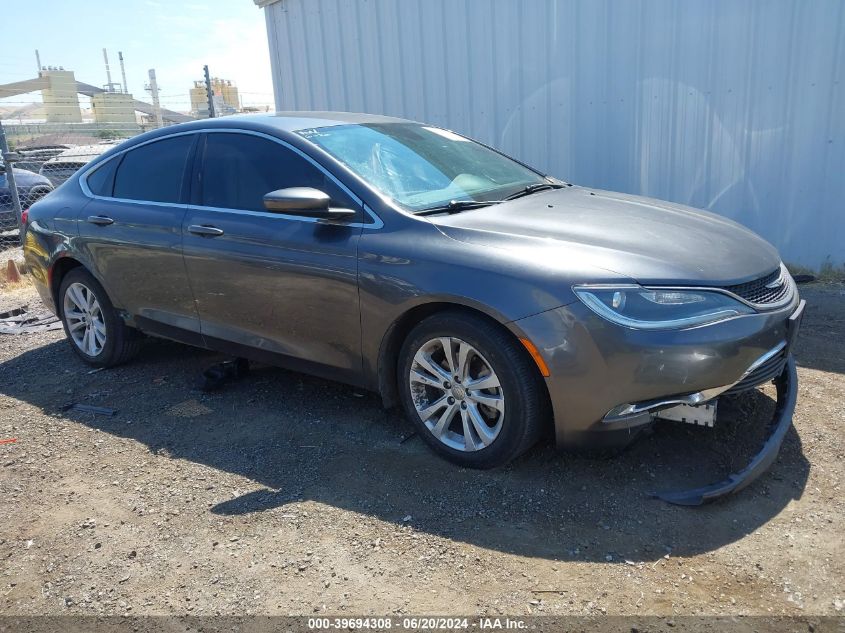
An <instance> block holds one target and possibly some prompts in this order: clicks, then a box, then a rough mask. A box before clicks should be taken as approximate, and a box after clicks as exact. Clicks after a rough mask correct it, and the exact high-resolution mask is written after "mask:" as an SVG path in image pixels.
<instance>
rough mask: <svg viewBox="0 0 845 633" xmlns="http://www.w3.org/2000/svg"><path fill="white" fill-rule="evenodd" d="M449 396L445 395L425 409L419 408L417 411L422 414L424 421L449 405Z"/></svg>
mask: <svg viewBox="0 0 845 633" xmlns="http://www.w3.org/2000/svg"><path fill="white" fill-rule="evenodd" d="M448 398H449V397H448V396H443V397H442V398H438V399H437V400H435V401H434V402H432V403H431V404H429V405H428V406H427V407H425V408H423V409H419V408H418V409H417V412H418V413H419V414H420V418H421V419H422V421H423V422H425V421H427V420H428V419H429V418H430V417H431V416H432V415H434V413H435V412H436V411H438V410H440V409H442V408H443V407H445V406H446V405H447V402H448Z"/></svg>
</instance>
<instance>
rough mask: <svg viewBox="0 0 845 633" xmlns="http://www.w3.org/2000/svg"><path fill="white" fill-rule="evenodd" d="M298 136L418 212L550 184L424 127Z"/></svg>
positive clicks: (339, 129)
mask: <svg viewBox="0 0 845 633" xmlns="http://www.w3.org/2000/svg"><path fill="white" fill-rule="evenodd" d="M298 133H299V135H300V136H302V137H304V138H306V139H308V140H309V141H311V142H312V143H314V144H315V145H317V146H319V147H321V148H322V149H324V150H325V151H326V152H328V153H329V154H331V155H332V156H333V157H334V158H336V159H337V160H338V161H340V162H341V163H343V164H344V165H346V166H347V167H349V169H351V170H352V171H353V172H355V173H356V174H357V175H358V176H360V177H361V178H363V179H364V180H365V181H367V182H368V183H370V184H371V185H372V186H373V187H375V188H376V189H378V190H379V191H380V192H382V193H383V194H385V195H387V196H389V197H390V198H392V199H393V200H395V201H396V202H398V203H399V204H401V205H403V206H405V207H407V208H409V209H411V210H414V211H418V210H423V209H428V208H432V207H439V206H442V205H444V204H447V203H449V202H450V201H452V200H474V201H479V202H483V201H488V200H498V199H502V198H505V197H507V196H509V195H512V194H514V193H515V192H518V191H520V190H522V189H525V187H527V186H529V185H533V184H538V183H543V184H547V183H548V181H547V180H546V179H545V178H543V177H542V176H541V175H539V174H537V173H536V172H534V171H532V170H530V169H528V168H527V167H523V166H522V165H520V164H519V163H517V162H515V161H513V160H511V159H510V158H507V157H506V156H503V155H501V154H499V153H497V152H494V151H493V150H490V149H487V148H486V147H484V146H483V145H479V144H478V143H475V142H474V141H471V140H469V139H467V138H464V137H463V136H459V135H458V134H455V133H453V132H449V131H447V130H442V129H440V128H436V127H430V126H425V125H420V124H418V123H367V124H363V125H361V124H353V125H336V126H330V127H322V128H315V129H308V130H300V131H299V132H298Z"/></svg>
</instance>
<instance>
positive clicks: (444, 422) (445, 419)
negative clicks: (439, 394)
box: [431, 403, 458, 438]
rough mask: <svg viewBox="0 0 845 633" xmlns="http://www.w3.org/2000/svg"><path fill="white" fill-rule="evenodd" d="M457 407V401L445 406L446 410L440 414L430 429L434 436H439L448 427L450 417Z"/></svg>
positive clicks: (453, 415)
mask: <svg viewBox="0 0 845 633" xmlns="http://www.w3.org/2000/svg"><path fill="white" fill-rule="evenodd" d="M457 409H458V405H457V403H454V404H450V405H448V406H447V407H446V410H445V411H444V412H443V413H441V414H440V417H439V418H438V419H437V424H435V425H434V428H433V429H431V432H432V434H433V435H434V437H437V438H439V437H441V436H442V435H443V433H444V431H446V429H448V428H449V423H450V422H451V421H452V418H453V417H455V411H456V410H457Z"/></svg>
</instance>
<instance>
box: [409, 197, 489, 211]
mask: <svg viewBox="0 0 845 633" xmlns="http://www.w3.org/2000/svg"><path fill="white" fill-rule="evenodd" d="M500 202H504V201H503V200H451V201H450V202H449V204H442V205H438V206H436V207H429V208H428V209H422V210H420V211H417V212H415V213H414V215H433V214H435V213H458V212H459V211H467V210H469V209H481V208H482V207H489V206H490V205H493V204H499V203H500Z"/></svg>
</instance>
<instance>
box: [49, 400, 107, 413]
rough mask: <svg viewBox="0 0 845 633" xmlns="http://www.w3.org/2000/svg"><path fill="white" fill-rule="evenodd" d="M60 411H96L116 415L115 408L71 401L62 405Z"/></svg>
mask: <svg viewBox="0 0 845 633" xmlns="http://www.w3.org/2000/svg"><path fill="white" fill-rule="evenodd" d="M62 411H79V412H80V413H96V414H97V415H116V414H117V409H109V408H108V407H95V406H94V405H92V404H79V403H76V402H74V403H71V404H66V405H65V406H63V407H62Z"/></svg>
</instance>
